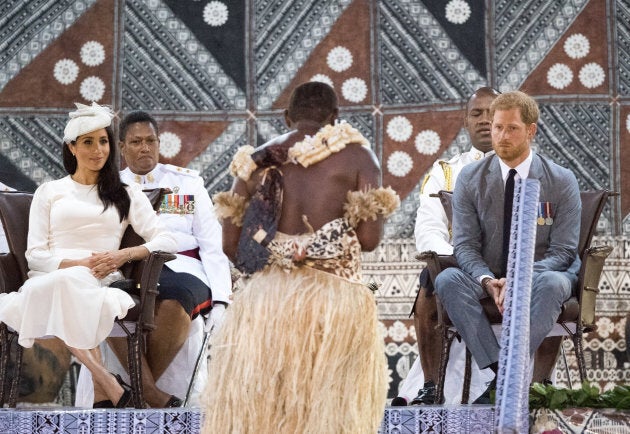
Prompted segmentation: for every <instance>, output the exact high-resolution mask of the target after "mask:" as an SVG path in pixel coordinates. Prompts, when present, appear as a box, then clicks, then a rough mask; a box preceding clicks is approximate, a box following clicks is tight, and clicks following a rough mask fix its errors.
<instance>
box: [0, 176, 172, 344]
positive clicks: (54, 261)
mask: <svg viewBox="0 0 630 434" xmlns="http://www.w3.org/2000/svg"><path fill="white" fill-rule="evenodd" d="M126 189H127V192H128V193H129V197H130V199H131V201H130V202H131V204H130V208H129V216H128V217H127V219H125V220H123V221H122V222H120V218H119V215H118V211H117V209H116V208H115V207H114V206H110V207H109V208H107V210H106V211H103V204H102V202H101V201H100V199H99V197H98V191H97V186H96V185H83V184H79V183H77V182H75V181H73V180H72V178H71V177H70V176H66V177H65V178H61V179H58V180H55V181H51V182H47V183H44V184H42V185H41V186H40V187H39V188H38V189H37V190H36V191H35V194H34V196H33V202H32V204H31V210H30V215H29V232H28V247H27V250H26V259H27V261H28V265H29V269H30V271H29V279H28V280H27V281H26V282H25V283H24V285H23V286H22V288H20V290H19V291H18V292H13V293H9V294H3V295H0V322H4V323H5V324H7V325H8V326H9V327H11V328H12V329H15V330H18V331H19V343H20V345H22V346H24V347H30V346H32V345H33V341H34V339H36V338H41V337H47V336H57V337H59V338H60V339H62V340H63V341H64V342H65V343H66V344H67V345H69V346H71V347H74V348H79V349H90V348H94V347H96V346H97V345H98V344H99V343H100V342H101V341H103V340H104V339H105V338H106V337H107V336H108V335H109V333H110V332H111V330H112V327H113V323H114V319H115V318H116V317H118V318H122V317H124V316H125V315H126V314H127V310H128V309H130V308H131V307H132V306H133V305H134V302H133V300H132V299H131V297H130V296H129V295H128V294H127V293H126V292H124V291H122V290H120V289H117V288H111V287H109V286H107V285H109V284H110V283H112V282H113V281H115V280H117V279H119V278H121V277H122V276H121V275H120V273H118V272H117V273H112V274H110V275H109V276H107V277H105V278H104V279H100V280H99V279H97V278H95V277H94V276H93V275H92V273H91V271H90V269H89V268H88V267H84V266H74V267H68V268H63V269H60V268H59V265H60V264H61V261H62V260H64V259H81V258H85V257H86V256H89V255H91V254H92V253H93V252H104V251H112V250H117V249H118V247H119V245H120V240H121V239H122V236H123V234H124V232H125V229H126V228H127V226H128V225H131V226H132V227H133V228H134V230H135V231H136V232H137V233H138V234H139V235H140V236H141V237H143V238H144V239H145V240H147V242H146V243H145V244H143V245H144V246H145V247H146V248H147V249H148V250H149V251H155V250H163V251H167V252H174V251H175V250H176V248H177V243H176V241H175V239H174V237H173V236H172V235H171V234H170V233H169V232H168V231H167V230H166V229H165V228H164V227H163V226H162V225H161V224H160V221H159V219H158V217H157V215H156V214H155V212H154V211H153V209H152V207H151V204H150V202H149V200H148V198H147V197H146V195H145V194H144V193H143V192H142V190H141V189H140V187H138V186H131V187H126Z"/></svg>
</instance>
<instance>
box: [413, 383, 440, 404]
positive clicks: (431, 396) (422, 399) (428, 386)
mask: <svg viewBox="0 0 630 434" xmlns="http://www.w3.org/2000/svg"><path fill="white" fill-rule="evenodd" d="M435 393H436V387H435V383H434V382H433V381H431V380H429V381H425V382H424V386H422V389H420V390H419V391H418V396H416V397H415V398H414V399H413V400H412V401H411V403H410V405H433V404H435Z"/></svg>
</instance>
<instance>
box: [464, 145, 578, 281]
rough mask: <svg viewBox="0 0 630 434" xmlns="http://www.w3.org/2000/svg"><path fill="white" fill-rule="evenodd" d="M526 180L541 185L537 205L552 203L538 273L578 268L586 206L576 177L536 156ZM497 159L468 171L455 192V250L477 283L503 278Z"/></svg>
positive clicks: (542, 230) (539, 230)
mask: <svg viewBox="0 0 630 434" xmlns="http://www.w3.org/2000/svg"><path fill="white" fill-rule="evenodd" d="M528 179H537V180H538V181H540V198H539V202H551V204H552V208H553V224H552V225H544V226H541V225H537V226H536V249H535V253H534V261H535V262H534V272H542V271H548V270H551V271H562V272H569V273H572V274H574V275H576V274H577V273H578V271H579V268H580V259H579V257H578V251H577V246H578V241H579V237H580V216H581V212H582V203H581V201H580V191H579V187H578V183H577V180H576V179H575V175H573V173H572V172H571V171H570V170H568V169H565V168H564V167H561V166H558V165H557V164H555V163H553V162H551V161H549V160H547V159H545V158H543V157H541V156H539V155H538V154H535V153H534V154H533V158H532V164H531V167H530V170H529V175H528ZM504 189H505V187H504V181H503V179H502V176H501V167H500V166H499V157H497V156H496V155H495V156H492V157H489V158H486V159H484V160H480V161H479V162H475V163H473V164H469V165H468V166H466V167H464V169H463V170H462V172H461V173H460V174H459V176H458V178H457V182H456V184H455V189H454V192H453V245H454V248H455V257H456V258H457V262H458V263H459V265H460V267H461V268H462V269H463V270H464V271H466V272H467V273H469V274H470V275H471V276H472V277H473V278H475V279H478V278H479V277H480V276H483V275H490V276H496V277H499V273H500V270H501V259H502V247H501V246H502V243H503V194H504Z"/></svg>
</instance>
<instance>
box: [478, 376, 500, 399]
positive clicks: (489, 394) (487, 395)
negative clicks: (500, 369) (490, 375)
mask: <svg viewBox="0 0 630 434" xmlns="http://www.w3.org/2000/svg"><path fill="white" fill-rule="evenodd" d="M487 386H488V388H487V389H486V390H484V392H483V393H482V394H481V396H480V397H479V398H477V399H475V400H474V401H473V404H494V396H495V394H496V392H497V379H496V377H495V378H494V379H493V380H492V381H491V382H489V383H488V384H487Z"/></svg>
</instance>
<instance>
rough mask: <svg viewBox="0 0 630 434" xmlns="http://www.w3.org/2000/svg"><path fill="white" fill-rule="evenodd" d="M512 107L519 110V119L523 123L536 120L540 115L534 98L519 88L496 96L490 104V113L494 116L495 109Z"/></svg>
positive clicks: (527, 123) (533, 122) (531, 122)
mask: <svg viewBox="0 0 630 434" xmlns="http://www.w3.org/2000/svg"><path fill="white" fill-rule="evenodd" d="M514 108H517V109H520V110H521V120H522V121H523V123H524V124H526V125H529V124H535V123H536V122H538V118H539V117H540V110H539V109H538V103H536V101H535V100H534V98H532V97H531V96H529V95H527V94H526V93H525V92H521V91H519V90H515V91H512V92H506V93H503V94H501V95H499V96H497V97H496V98H495V99H494V101H492V104H490V114H491V115H493V116H494V112H495V111H496V110H511V109H514Z"/></svg>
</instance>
